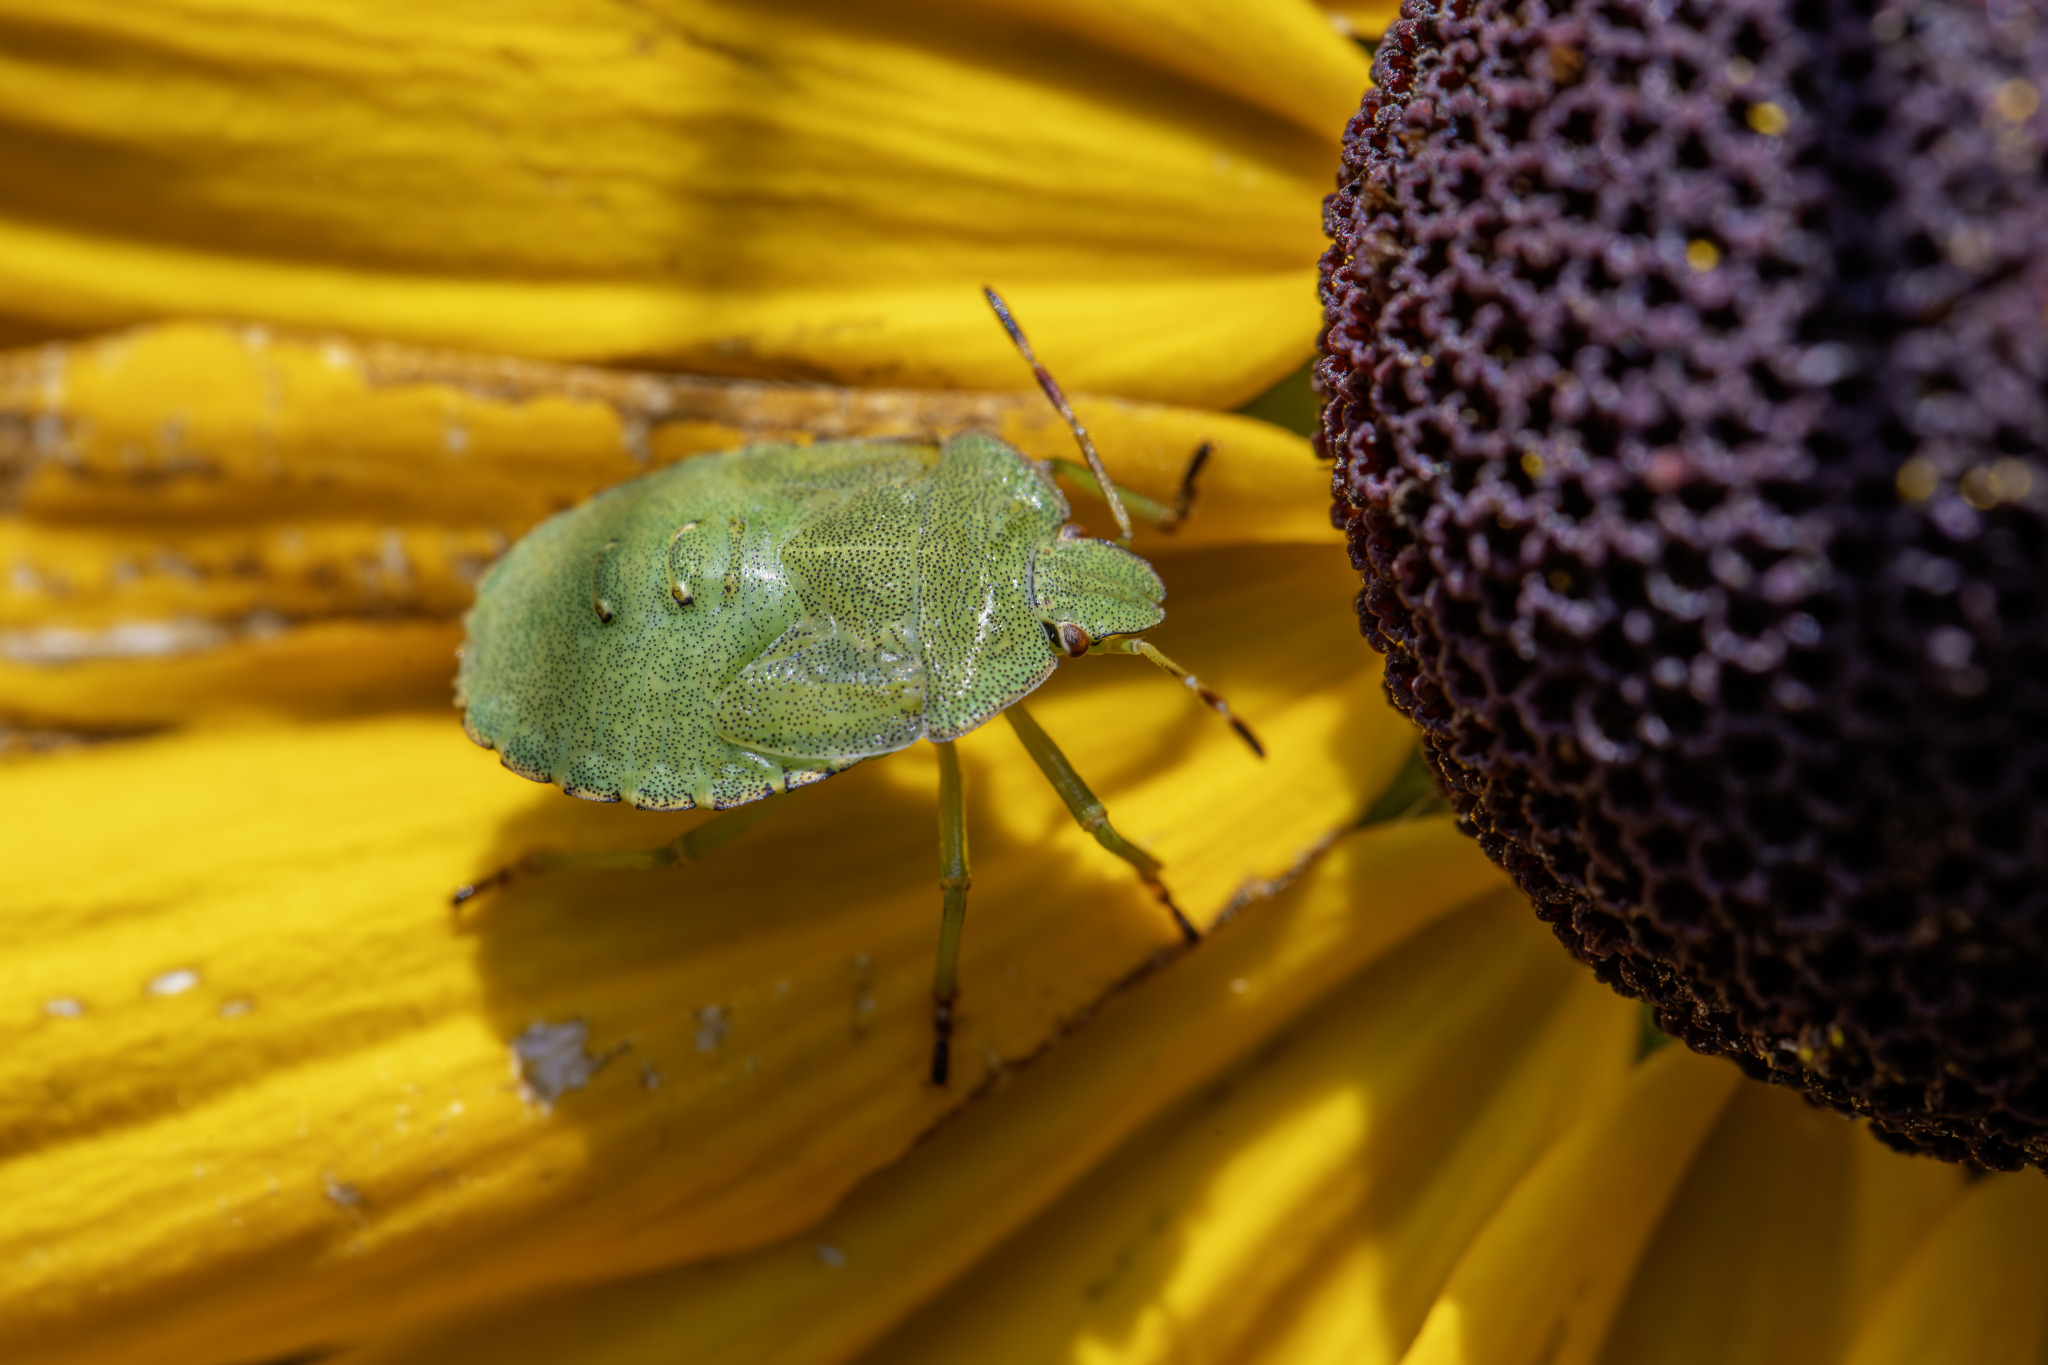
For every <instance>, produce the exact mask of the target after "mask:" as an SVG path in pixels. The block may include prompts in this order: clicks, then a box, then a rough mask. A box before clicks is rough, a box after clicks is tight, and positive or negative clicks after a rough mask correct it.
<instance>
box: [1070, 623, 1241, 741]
mask: <svg viewBox="0 0 2048 1365" xmlns="http://www.w3.org/2000/svg"><path fill="white" fill-rule="evenodd" d="M1089 653H1091V654H1134V655H1136V656H1137V657H1138V658H1140V659H1145V660H1147V661H1149V662H1150V663H1151V664H1152V665H1153V666H1154V667H1156V668H1159V669H1162V670H1164V671H1165V672H1167V673H1169V674H1171V675H1173V676H1174V677H1176V678H1178V679H1180V681H1181V684H1182V685H1183V686H1185V687H1186V688H1187V689H1188V691H1190V692H1192V693H1194V694H1195V695H1196V696H1198V697H1200V698H1201V699H1202V705H1204V706H1206V707H1208V708H1209V709H1210V710H1211V711H1214V712H1215V713H1216V714H1217V715H1219V716H1221V717H1223V719H1224V721H1225V722H1226V723H1227V724H1228V725H1229V726H1230V728H1231V729H1233V730H1235V731H1237V737H1238V738H1239V739H1241V740H1243V741H1244V742H1245V745H1246V747H1247V748H1249V749H1250V750H1251V751H1252V753H1253V754H1255V755H1256V756H1258V757H1259V758H1264V757H1265V756H1266V746H1265V745H1263V744H1261V743H1259V737H1258V736H1257V735H1255V734H1253V733H1252V727H1251V726H1249V725H1246V724H1245V723H1244V722H1243V721H1241V720H1239V719H1238V718H1237V713H1236V712H1235V711H1233V710H1231V709H1230V703H1229V702H1227V701H1225V700H1223V694H1222V693H1220V692H1218V691H1216V690H1215V689H1214V688H1212V687H1208V686H1206V685H1204V684H1203V682H1202V680H1201V679H1200V678H1197V677H1196V676H1195V675H1194V674H1192V673H1190V672H1188V671H1187V670H1186V669H1185V668H1182V667H1181V666H1180V665H1179V664H1177V663H1175V662H1174V661H1173V660H1171V659H1169V658H1167V657H1166V656H1165V655H1164V654H1161V653H1160V652H1159V649H1158V647H1157V646H1156V645H1154V644H1153V643H1152V642H1151V641H1149V640H1140V639H1138V638H1137V637H1136V636H1132V635H1126V636H1121V637H1119V638H1117V639H1114V640H1104V641H1103V642H1102V643H1101V644H1098V645H1096V646H1095V648H1093V649H1091V650H1090V651H1089Z"/></svg>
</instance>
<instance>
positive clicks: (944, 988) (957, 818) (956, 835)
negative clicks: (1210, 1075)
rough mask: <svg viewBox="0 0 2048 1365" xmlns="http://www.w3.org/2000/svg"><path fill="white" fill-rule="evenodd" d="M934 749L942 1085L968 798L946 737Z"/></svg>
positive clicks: (935, 1008) (936, 1038) (936, 1004)
mask: <svg viewBox="0 0 2048 1365" xmlns="http://www.w3.org/2000/svg"><path fill="white" fill-rule="evenodd" d="M932 747H933V748H935V749H937V750H938V751H939V894H940V896H941V898H942V901H943V905H944V908H943V909H942V910H941V912H940V918H939V961H938V966H937V967H936V968H935V969H934V970H933V972H932V1084H933V1085H944V1084H945V1083H946V1076H947V1073H948V1072H949V1070H950V1069H951V1065H952V1050H953V1002H954V1001H955V1000H957V999H958V998H959V996H960V980H959V966H960V928H961V926H962V925H963V924H965V923H966V920H967V887H968V883H969V878H968V875H967V802H966V798H965V795H964V794H963V792H962V790H961V786H960V755H959V753H958V752H957V751H955V749H954V747H953V745H952V743H951V742H950V741H937V740H935V741H933V743H932Z"/></svg>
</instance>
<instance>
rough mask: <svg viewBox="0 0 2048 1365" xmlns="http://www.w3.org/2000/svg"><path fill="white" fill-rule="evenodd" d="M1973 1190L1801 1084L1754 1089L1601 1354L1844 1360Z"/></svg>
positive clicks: (1651, 1358) (1751, 1364) (1668, 1226)
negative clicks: (1829, 1107) (1812, 1100)
mask: <svg viewBox="0 0 2048 1365" xmlns="http://www.w3.org/2000/svg"><path fill="white" fill-rule="evenodd" d="M1963 1192H1964V1176H1963V1173H1962V1171H1961V1170H1960V1169H1959V1168H1957V1167H1955V1166H1950V1165H1947V1164H1944V1163H1942V1162H1938V1161H1927V1160H1919V1159H1915V1158H1913V1157H1908V1156H1903V1155H1901V1154H1900V1153H1898V1152H1894V1151H1892V1150H1891V1149H1889V1148H1887V1147H1885V1146H1883V1145H1882V1144H1880V1143H1878V1142H1876V1141H1875V1140H1873V1139H1872V1138H1871V1136H1870V1133H1869V1131H1868V1130H1867V1129H1866V1128H1865V1127H1863V1125H1861V1124H1855V1123H1850V1122H1848V1121H1847V1120H1845V1119H1842V1118H1840V1117H1838V1116H1837V1115H1834V1114H1831V1113H1828V1112H1826V1111H1825V1110H1821V1109H1816V1108H1814V1107H1813V1106H1812V1105H1809V1104H1807V1103H1806V1102H1805V1101H1804V1100H1803V1099H1802V1098H1801V1097H1800V1096H1799V1095H1796V1094H1794V1093H1793V1092H1791V1091H1789V1090H1777V1089H1772V1088H1769V1087H1765V1086H1760V1085H1744V1086H1741V1087H1739V1088H1738V1089H1737V1091H1736V1093H1735V1096H1734V1098H1733V1099H1732V1100H1731V1101H1730V1102H1729V1105H1728V1108H1727V1110H1726V1111H1725V1112H1724V1113H1723V1114H1722V1116H1721V1121H1720V1123H1719V1124H1717V1125H1716V1126H1715V1129H1714V1131H1713V1133H1712V1134H1711V1135H1710V1136H1709V1137H1708V1138H1707V1140H1706V1143H1705V1144H1704V1145H1703V1146H1702V1147H1701V1148H1700V1152H1699V1156H1698V1158H1697V1160H1695V1162H1694V1163H1693V1167H1692V1170H1691V1172H1690V1173H1689V1174H1687V1176H1686V1178H1685V1183H1684V1184H1683V1185H1682V1186H1681V1187H1680V1188H1679V1191H1678V1193H1677V1195H1676V1196H1674V1197H1673V1199H1672V1201H1671V1205H1670V1207H1669V1209H1668V1210H1667V1211H1666V1213H1665V1215H1664V1222H1663V1225H1662V1226H1661V1227H1659V1228H1658V1230H1657V1235H1656V1236H1655V1238H1653V1239H1652V1240H1651V1242H1650V1244H1649V1246H1648V1247H1647V1248H1646V1249H1645V1250H1644V1252H1643V1255H1642V1259H1641V1263H1640V1267H1639V1268H1638V1270H1637V1272H1636V1276H1635V1279H1634V1281H1633V1282H1632V1283H1631V1284H1630V1285H1629V1289H1628V1295H1627V1298H1626V1300H1625V1302H1624V1303H1623V1305H1622V1308H1621V1311H1620V1313H1619V1314H1618V1315H1617V1317H1616V1319H1615V1324H1614V1330H1613V1333H1612V1335H1611V1336H1610V1337H1609V1338H1608V1341H1607V1346H1606V1349H1605V1350H1604V1351H1603V1353H1602V1354H1601V1357H1600V1358H1601V1360H1602V1361H1603V1362H1605V1365H1722V1363H1723V1362H1726V1361H1742V1362H1744V1365H1813V1362H1818V1361H1833V1360H1839V1359H1840V1358H1841V1356H1842V1352H1843V1350H1844V1349H1845V1348H1846V1346H1847V1345H1848V1343H1849V1341H1850V1340H1851V1338H1852V1337H1853V1336H1854V1334H1855V1332H1856V1329H1857V1328H1858V1327H1859V1326H1860V1325H1861V1324H1863V1323H1865V1322H1867V1321H1868V1320H1869V1319H1870V1315H1871V1312H1872V1310H1873V1308H1874V1307H1875V1306H1876V1305H1877V1304H1878V1303H1879V1302H1881V1301H1882V1299H1883V1296H1884V1294H1885V1292H1886V1290H1887V1289H1888V1288H1889V1287H1890V1286H1891V1284H1892V1282H1893V1280H1894V1278H1895V1277H1896V1276H1897V1275H1898V1273H1899V1271H1900V1270H1901V1268H1902V1267H1903V1266H1904V1264H1905V1263H1906V1261H1907V1260H1908V1258H1909V1257H1911V1255H1912V1254H1913V1253H1914V1252H1915V1251H1916V1250H1917V1249H1918V1248H1919V1246H1920V1244H1921V1243H1922V1242H1923V1241H1924V1240H1925V1238H1926V1237H1927V1234H1928V1233H1929V1232H1930V1231H1931V1230H1932V1229H1933V1228H1934V1226H1935V1225H1936V1224H1937V1223H1939V1222H1940V1221H1941V1219H1942V1218H1943V1217H1944V1216H1945V1215H1946V1214H1947V1213H1948V1212H1949V1210H1950V1209H1951V1208H1953V1207H1954V1205H1955V1203H1956V1201H1957V1200H1958V1199H1960V1198H1961V1197H1962V1195H1963ZM1966 1358H1973V1357H1964V1356H1952V1355H1950V1356H1944V1355H1940V1354H1932V1355H1922V1356H1920V1357H1919V1359H1921V1360H1923V1361H1932V1360H1962V1359H1966Z"/></svg>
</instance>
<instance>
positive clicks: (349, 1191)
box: [323, 1175, 363, 1209]
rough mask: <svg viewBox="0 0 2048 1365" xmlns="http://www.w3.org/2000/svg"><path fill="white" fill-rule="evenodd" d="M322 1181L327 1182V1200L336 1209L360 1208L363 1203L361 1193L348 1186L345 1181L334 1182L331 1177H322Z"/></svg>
mask: <svg viewBox="0 0 2048 1365" xmlns="http://www.w3.org/2000/svg"><path fill="white" fill-rule="evenodd" d="M323 1179H325V1181H326V1182H327V1198H328V1199H329V1200H330V1201H332V1202H333V1203H334V1204H335V1205H336V1206H337V1207H340V1208H344V1209H353V1208H359V1207H361V1205H362V1202H363V1192H362V1191H361V1190H359V1189H357V1188H356V1187H355V1186H353V1185H351V1184H349V1183H348V1182H347V1181H346V1180H336V1179H335V1178H334V1177H333V1176H332V1175H328V1176H324V1177H323Z"/></svg>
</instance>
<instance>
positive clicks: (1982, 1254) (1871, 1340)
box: [1846, 1171, 2048, 1365]
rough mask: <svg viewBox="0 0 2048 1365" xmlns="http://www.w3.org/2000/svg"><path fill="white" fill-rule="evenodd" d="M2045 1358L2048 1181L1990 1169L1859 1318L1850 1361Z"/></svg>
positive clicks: (1909, 1363)
mask: <svg viewBox="0 0 2048 1365" xmlns="http://www.w3.org/2000/svg"><path fill="white" fill-rule="evenodd" d="M2044 1358H2048V1183H2044V1182H2043V1181H2042V1180H2041V1177H2040V1176H2038V1175H2036V1174H2035V1173H2033V1172H2031V1171H2029V1172H2027V1173H2025V1174H2023V1175H1994V1176H1991V1177H1989V1178H1987V1179H1985V1180H1982V1181H1980V1182H1978V1184H1977V1185H1976V1186H1975V1187H1974V1188H1972V1189H1971V1190H1970V1192H1969V1193H1968V1194H1967V1195H1966V1196H1964V1198H1963V1200H1962V1202H1961V1204H1960V1205H1959V1206H1958V1207H1957V1209H1956V1211H1955V1213H1954V1214H1953V1215H1951V1216H1950V1217H1949V1219H1948V1220H1947V1221H1946V1222H1945V1223H1943V1224H1942V1226H1941V1227H1940V1228H1939V1229H1938V1230H1937V1231H1936V1232H1935V1234H1934V1235H1933V1236H1932V1237H1931V1238H1929V1239H1928V1242H1927V1245H1926V1246H1925V1247H1924V1248H1923V1249H1922V1250H1921V1253H1920V1255H1919V1256H1917V1257H1916V1258H1915V1259H1914V1261H1913V1264H1912V1265H1911V1267H1910V1268H1909V1269H1908V1270H1907V1271H1906V1273H1905V1274H1904V1275H1902V1276H1900V1278H1899V1282H1898V1284H1897V1285H1896V1286H1895V1287H1894V1288H1893V1289H1892V1292H1891V1293H1890V1295H1889V1296H1888V1297H1887V1298H1886V1299H1885V1301H1884V1302H1883V1303H1882V1304H1880V1305H1879V1306H1878V1308H1877V1310H1876V1311H1875V1312H1874V1313H1872V1314H1871V1315H1870V1316H1869V1317H1868V1318H1867V1319H1866V1320H1865V1321H1864V1323H1863V1330H1862V1332H1861V1333H1860V1334H1859V1335H1858V1336H1857V1338H1856V1343H1855V1346H1854V1347H1853V1348H1852V1349H1851V1350H1850V1351H1849V1353H1848V1355H1847V1357H1846V1365H1929V1363H1930V1362H1933V1361H1944V1362H1946V1361H1957V1362H1968V1365H2038V1362H2040V1361H2041V1360H2043V1359H2044Z"/></svg>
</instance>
